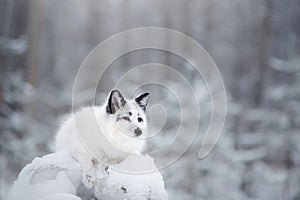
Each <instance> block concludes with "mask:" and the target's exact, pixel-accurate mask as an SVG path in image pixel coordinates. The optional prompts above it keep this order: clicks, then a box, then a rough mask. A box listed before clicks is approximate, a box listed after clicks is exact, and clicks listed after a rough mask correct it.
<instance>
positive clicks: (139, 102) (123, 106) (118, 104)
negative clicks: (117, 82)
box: [106, 90, 150, 137]
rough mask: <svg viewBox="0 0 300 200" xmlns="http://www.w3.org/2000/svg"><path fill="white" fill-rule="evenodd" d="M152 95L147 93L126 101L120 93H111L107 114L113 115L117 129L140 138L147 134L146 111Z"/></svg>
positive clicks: (114, 91) (115, 91)
mask: <svg viewBox="0 0 300 200" xmlns="http://www.w3.org/2000/svg"><path fill="white" fill-rule="evenodd" d="M149 97H150V93H148V92H146V93H143V94H141V95H139V96H137V97H136V98H134V99H129V100H127V99H125V98H124V97H123V95H122V94H121V92H120V91H118V90H113V91H111V93H110V95H109V97H108V100H107V105H106V112H107V113H108V114H109V115H112V119H113V120H114V122H115V124H116V125H117V127H118V128H119V129H120V131H122V132H123V133H124V134H126V135H128V136H131V137H140V136H145V135H146V134H147V130H146V128H147V117H146V110H147V106H148V101H149Z"/></svg>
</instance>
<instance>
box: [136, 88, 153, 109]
mask: <svg viewBox="0 0 300 200" xmlns="http://www.w3.org/2000/svg"><path fill="white" fill-rule="evenodd" d="M149 95H150V93H149V92H145V93H143V94H141V95H140V96H138V97H137V98H135V102H136V103H137V104H138V105H139V106H140V107H141V108H142V109H143V110H144V111H146V108H147V105H148V101H149V97H150V96H149Z"/></svg>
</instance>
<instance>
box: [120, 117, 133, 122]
mask: <svg viewBox="0 0 300 200" xmlns="http://www.w3.org/2000/svg"><path fill="white" fill-rule="evenodd" d="M122 119H124V120H126V121H129V122H131V120H130V119H129V117H122Z"/></svg>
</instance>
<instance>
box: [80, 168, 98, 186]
mask: <svg viewBox="0 0 300 200" xmlns="http://www.w3.org/2000/svg"><path fill="white" fill-rule="evenodd" d="M95 181H96V175H95V174H93V173H88V172H84V173H83V177H82V183H83V185H84V186H85V187H87V188H88V189H91V188H92V187H93V186H94V185H95Z"/></svg>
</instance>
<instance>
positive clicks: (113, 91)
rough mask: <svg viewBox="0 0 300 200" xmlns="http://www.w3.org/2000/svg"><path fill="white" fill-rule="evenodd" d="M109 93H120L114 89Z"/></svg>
mask: <svg viewBox="0 0 300 200" xmlns="http://www.w3.org/2000/svg"><path fill="white" fill-rule="evenodd" d="M110 93H111V94H113V93H121V92H120V91H119V90H117V89H114V90H112V91H111V92H110Z"/></svg>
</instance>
